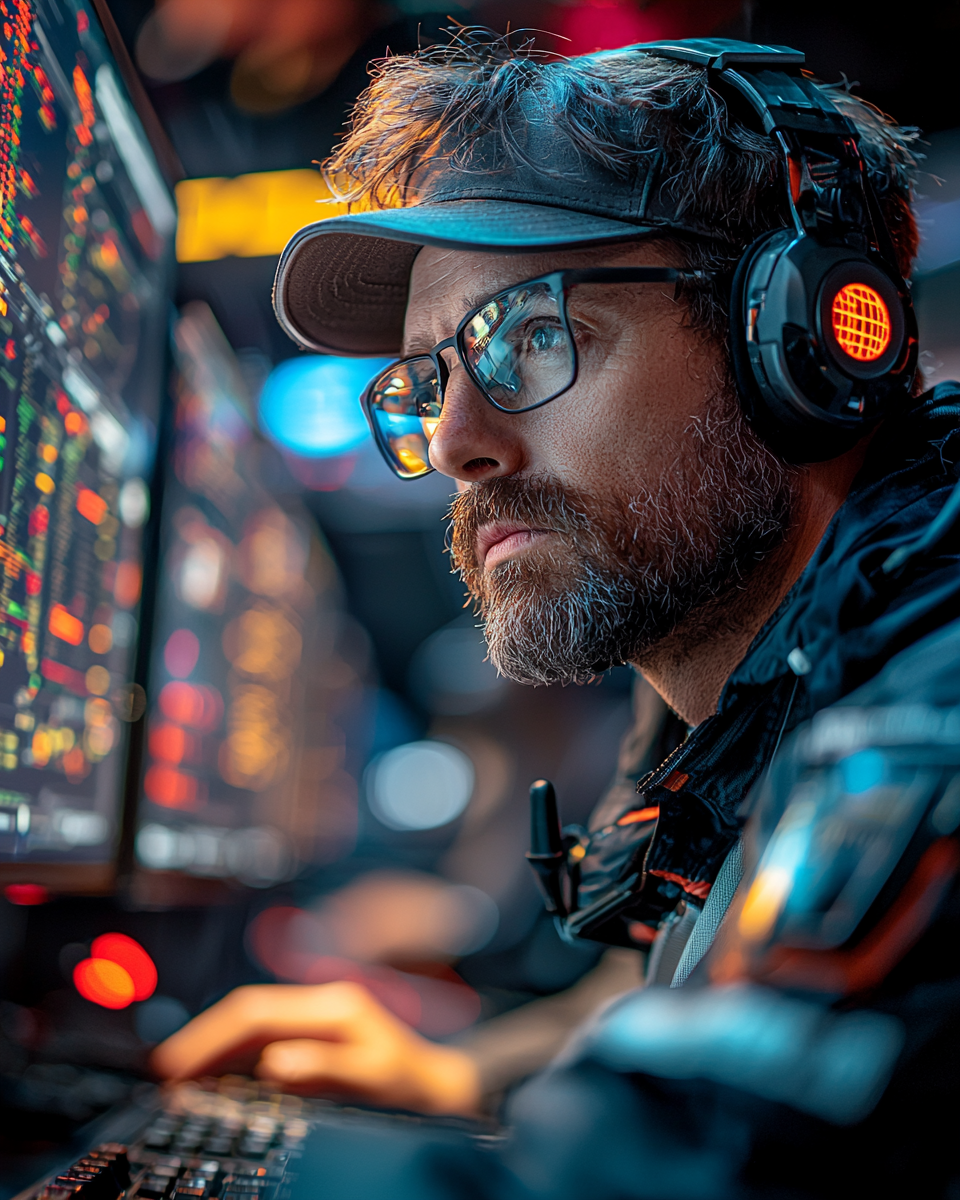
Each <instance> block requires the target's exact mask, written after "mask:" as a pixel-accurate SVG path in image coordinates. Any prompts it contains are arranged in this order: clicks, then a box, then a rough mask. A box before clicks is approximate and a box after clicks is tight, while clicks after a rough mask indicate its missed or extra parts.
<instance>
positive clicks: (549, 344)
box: [527, 325, 564, 354]
mask: <svg viewBox="0 0 960 1200" xmlns="http://www.w3.org/2000/svg"><path fill="white" fill-rule="evenodd" d="M563 342H564V333H563V330H562V329H561V328H560V326H559V325H539V326H537V328H536V329H532V330H529V331H528V333H527V345H528V347H529V350H530V351H531V352H532V353H534V354H544V353H546V352H547V351H550V350H556V349H558V347H560V346H562V345H563Z"/></svg>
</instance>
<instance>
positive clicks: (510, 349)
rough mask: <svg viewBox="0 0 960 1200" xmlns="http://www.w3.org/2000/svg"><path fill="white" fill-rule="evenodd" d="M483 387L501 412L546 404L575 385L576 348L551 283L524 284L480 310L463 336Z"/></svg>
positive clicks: (475, 372) (476, 374) (469, 360)
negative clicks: (569, 335) (570, 337)
mask: <svg viewBox="0 0 960 1200" xmlns="http://www.w3.org/2000/svg"><path fill="white" fill-rule="evenodd" d="M461 337H462V345H463V351H464V355H465V357H466V360H467V364H468V365H469V367H470V371H471V372H472V374H473V376H474V378H475V379H476V381H477V383H479V384H480V386H481V387H482V388H483V390H484V391H485V392H486V393H487V395H488V396H489V397H490V398H491V399H492V400H494V401H495V402H496V403H497V404H499V405H500V407H501V408H507V409H512V410H514V411H520V410H522V409H525V408H531V407H532V406H534V405H536V404H542V403H543V402H544V400H549V399H550V397H551V396H555V395H556V394H557V393H558V392H561V391H563V390H564V389H565V388H568V387H569V386H570V384H571V383H572V382H573V370H574V365H573V347H572V346H571V344H570V339H569V337H568V336H567V330H566V327H565V325H564V323H563V317H562V315H561V313H560V304H559V301H558V298H557V296H556V295H555V294H554V292H553V290H552V289H551V287H550V285H549V284H548V283H528V284H522V285H521V286H520V287H518V288H513V289H511V290H510V291H507V292H502V293H501V294H500V295H499V296H495V297H494V298H493V299H492V300H489V301H488V302H487V303H486V304H484V305H483V307H482V308H481V309H479V310H478V311H477V312H476V313H475V314H474V315H473V317H471V319H470V320H469V321H468V322H467V324H466V325H465V326H464V328H463V332H462V334H461Z"/></svg>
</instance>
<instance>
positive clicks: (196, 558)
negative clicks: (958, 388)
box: [0, 0, 960, 1198]
mask: <svg viewBox="0 0 960 1200" xmlns="http://www.w3.org/2000/svg"><path fill="white" fill-rule="evenodd" d="M109 9H110V13H111V14H112V17H113V20H114V21H115V23H116V29H117V31H118V37H119V42H118V45H117V46H115V47H114V48H113V49H114V53H115V54H122V53H124V52H125V53H126V54H127V55H128V56H129V59H130V60H131V61H132V63H133V64H134V69H135V71H136V72H137V75H138V78H139V83H140V85H141V86H142V88H143V92H144V95H145V96H146V97H147V98H148V100H149V104H150V106H151V108H152V111H153V112H154V113H155V114H156V118H155V119H156V122H157V123H158V124H157V128H156V129H154V130H152V132H153V134H154V145H155V148H157V147H159V152H160V158H161V166H162V168H163V169H164V171H165V172H166V173H167V175H168V178H169V180H170V182H171V183H174V184H175V194H176V201H177V208H178V213H179V226H178V231H177V235H176V259H177V263H176V278H175V311H174V312H173V313H172V314H171V328H172V333H171V348H170V356H169V363H168V378H169V384H168V386H167V388H166V393H165V395H166V401H165V411H164V414H163V415H162V418H161V421H160V445H161V449H160V453H159V455H158V463H159V467H158V472H159V476H160V478H159V480H158V482H157V483H155V485H154V488H153V490H152V493H151V494H150V495H148V494H147V491H146V490H145V489H144V488H143V485H141V491H142V493H143V494H142V495H141V494H140V493H137V494H136V495H135V494H134V493H133V492H131V493H130V494H129V495H128V496H127V500H126V503H127V506H128V509H130V512H132V513H133V518H132V519H133V520H134V522H135V520H136V512H137V511H139V512H140V513H141V516H140V518H139V519H140V521H141V523H142V522H143V521H145V520H146V516H147V509H148V506H149V502H150V500H151V498H152V500H153V504H154V514H153V525H152V526H151V528H152V529H153V533H152V534H151V537H152V539H153V540H152V541H151V542H150V543H149V548H148V554H147V560H146V565H145V578H144V593H143V594H144V602H143V608H142V611H141V625H142V628H143V629H147V628H149V629H150V630H152V633H151V636H150V638H149V639H148V640H144V641H143V643H142V644H143V646H144V647H145V648H144V649H142V652H141V657H142V658H143V660H144V661H142V663H141V677H142V678H143V680H144V683H145V691H144V693H143V699H142V704H144V705H145V706H146V712H145V714H144V716H143V719H142V721H141V722H140V723H139V726H138V727H139V728H140V729H141V733H140V735H139V736H136V737H134V739H133V741H132V743H131V755H132V768H131V778H132V779H133V780H134V782H133V784H131V787H132V789H133V791H134V792H135V793H136V794H137V795H138V796H139V798H140V802H139V804H138V805H137V807H136V815H135V817H132V818H131V820H130V822H128V824H129V827H128V828H127V829H126V830H125V834H124V841H123V846H122V848H121V849H122V855H123V861H122V871H121V877H120V886H119V889H118V890H116V891H114V892H112V893H110V894H103V895H87V896H82V897H77V896H69V897H65V896H62V895H59V894H58V893H57V889H56V888H55V887H50V888H47V887H45V886H41V885H31V884H30V883H29V882H19V883H14V884H11V885H9V886H8V887H7V889H6V893H5V898H4V899H0V972H2V997H3V999H2V1001H0V1168H2V1170H0V1176H2V1178H3V1182H0V1198H2V1197H3V1196H8V1195H12V1194H13V1193H15V1192H16V1191H17V1190H18V1187H19V1186H20V1185H21V1184H22V1183H23V1182H26V1180H25V1179H21V1177H20V1175H18V1171H19V1170H20V1168H21V1166H23V1164H24V1163H26V1162H27V1158H26V1156H27V1155H28V1153H30V1154H35V1153H37V1152H41V1151H43V1150H44V1148H45V1147H48V1146H49V1145H52V1144H53V1143H55V1142H56V1139H57V1138H58V1137H61V1136H63V1135H64V1133H65V1132H66V1131H69V1130H70V1129H73V1128H75V1127H76V1126H77V1125H78V1124H82V1123H83V1122H84V1121H87V1120H89V1119H91V1117H93V1116H95V1115H96V1114H97V1113H98V1112H99V1111H102V1110H103V1109H104V1108H105V1107H107V1106H108V1105H109V1104H110V1103H112V1102H114V1101H116V1100H117V1099H119V1098H121V1097H122V1096H123V1095H125V1094H128V1092H129V1089H130V1087H131V1086H133V1085H134V1081H135V1080H136V1078H137V1074H138V1072H139V1071H141V1070H142V1066H143V1062H144V1059H145V1054H146V1053H147V1051H148V1050H149V1047H150V1046H151V1045H152V1044H154V1043H156V1042H157V1041H158V1040H160V1039H161V1038H163V1037H164V1036H166V1035H167V1034H169V1033H170V1032H172V1031H173V1030H175V1029H176V1028H178V1027H179V1025H180V1024H182V1023H183V1022H184V1021H185V1020H186V1019H188V1017H189V1016H190V1015H192V1014H194V1013H196V1012H198V1011H199V1010H200V1009H201V1008H203V1007H205V1006H207V1005H208V1004H210V1003H211V1002H212V1001H214V1000H215V999H217V998H218V997H219V996H221V995H223V994H224V993H225V992H226V991H228V990H229V989H230V988H231V987H234V986H236V985H238V984H241V983H247V982H252V981H274V980H281V981H282V980H286V981H296V982H312V983H319V982H324V981H327V980H333V979H343V978H348V979H357V980H362V981H363V982H365V983H366V984H367V985H368V986H369V987H370V988H371V989H372V990H373V991H374V992H375V994H376V995H378V997H380V998H381V999H382V1000H383V1001H384V1002H385V1003H386V1004H388V1005H389V1006H390V1007H391V1008H393V1009H394V1011H396V1012H397V1013H398V1014H399V1015H401V1016H403V1017H404V1018H405V1019H406V1020H408V1021H409V1022H410V1023H411V1024H412V1025H414V1026H415V1027H417V1028H418V1029H420V1030H421V1031H422V1032H423V1033H425V1034H427V1035H428V1036H433V1037H449V1036H454V1035H456V1034H458V1033H460V1032H462V1031H463V1030H465V1029H468V1028H469V1027H471V1025H472V1024H474V1023H475V1022H476V1021H478V1020H479V1019H482V1018H483V1017H485V1016H490V1015H494V1014H497V1013H501V1012H505V1011H507V1010H509V1009H511V1008H513V1007H515V1006H517V1005H518V1004H520V1003H522V1002H524V1001H525V1000H527V999H530V998H532V997H535V996H540V995H548V994H550V993H553V992H556V991H559V990H561V989H563V988H565V987H567V986H568V985H569V984H570V983H572V982H573V981H574V980H575V979H577V978H578V977H579V976H580V975H581V974H582V973H583V972H584V970H585V969H586V968H587V967H589V966H590V965H591V963H592V962H593V961H594V960H595V959H596V958H597V957H598V955H599V949H598V950H596V951H594V950H592V949H591V948H590V947H589V946H584V947H582V948H572V947H569V946H566V945H564V944H563V943H561V942H560V940H559V939H558V937H557V935H556V934H555V932H554V929H553V926H552V924H551V923H550V922H549V921H548V920H547V919H546V918H545V917H544V916H543V915H542V911H541V903H540V901H539V899H538V896H537V893H536V892H535V890H534V887H533V883H532V879H531V877H530V873H529V869H528V867H527V864H526V863H525V861H524V857H523V855H524V850H525V849H526V841H527V807H526V805H527V800H526V797H527V789H528V787H529V784H530V782H531V781H532V780H533V779H535V778H537V777H542V776H545V777H547V778H549V779H551V780H553V782H554V783H555V785H556V787H557V791H558V794H559V798H560V803H561V807H562V811H563V817H564V820H565V821H567V822H584V821H585V820H586V818H587V815H588V814H589V812H590V810H591V809H592V807H593V806H594V805H595V803H596V802H597V800H598V799H599V798H600V796H601V795H602V794H603V792H604V790H605V789H606V787H607V786H608V785H609V784H610V782H611V780H612V779H613V777H614V773H615V767H616V760H617V747H618V744H619V742H620V740H621V738H622V737H623V735H624V733H625V732H626V731H627V730H628V728H629V726H630V723H631V711H632V708H631V706H632V703H633V691H634V680H633V678H632V677H631V673H630V672H629V671H627V670H626V669H618V670H615V671H613V672H611V673H609V675H608V676H606V677H605V678H604V679H603V680H601V681H600V682H598V683H596V684H595V685H592V686H589V687H583V688H545V689H537V690H533V689H523V688H519V687H517V686H515V685H512V684H509V683H507V682H505V681H503V680H501V679H499V678H498V677H497V675H496V673H495V671H494V670H493V668H492V667H491V666H490V664H489V663H488V662H486V660H485V657H484V647H483V644H482V640H481V635H480V632H479V630H478V629H477V625H476V620H475V618H474V617H473V616H472V614H471V612H470V610H469V608H465V607H464V595H463V590H462V588H461V586H460V584H459V582H458V581H457V579H456V578H455V577H454V576H453V575H451V573H450V571H449V565H448V559H447V556H446V553H445V550H444V530H445V523H444V513H445V510H446V506H447V503H448V499H449V496H448V492H449V487H448V483H447V481H446V480H444V479H443V478H441V477H439V476H437V475H433V476H430V477H429V478H427V479H425V480H423V481H420V482H416V483H403V482H400V481H399V480H396V479H394V478H393V477H392V476H391V475H390V474H389V473H388V472H387V469H386V467H385V466H383V465H382V463H381V462H380V460H379V457H378V455H377V453H376V451H375V449H374V448H373V446H372V444H371V441H370V438H369V435H368V433H367V430H366V427H365V424H364V421H363V418H362V415H361V413H360V409H359V405H358V402H357V396H358V394H359V392H360V391H361V390H362V387H363V385H364V384H365V383H366V381H367V379H368V377H369V375H370V374H371V373H372V372H373V370H375V369H376V364H371V363H370V362H369V361H361V362H351V361H346V360H333V359H324V358H322V357H319V356H309V355H303V354H301V353H299V352H298V351H297V350H296V349H295V347H294V346H293V344H292V343H290V342H289V341H288V340H287V339H286V337H285V335H284V334H283V333H282V331H281V330H280V328H279V326H278V325H277V324H276V322H275V320H274V318H273V315H272V311H271V307H270V288H271V282H272V277H273V272H274V269H275V266H276V261H277V257H278V254H279V252H280V250H281V249H282V247H283V245H284V243H285V242H286V240H287V238H288V237H289V236H290V235H291V234H292V233H293V232H294V230H296V229H297V228H298V227H299V226H301V225H303V224H306V223H307V222H309V221H311V220H314V219H316V211H317V210H316V202H317V201H318V200H320V199H322V198H323V197H324V196H325V195H326V191H325V188H324V184H323V181H322V179H321V176H320V174H319V172H318V170H317V164H318V162H319V161H320V160H322V159H323V158H324V157H325V156H326V155H327V154H328V153H329V151H330V150H331V148H332V146H333V145H334V143H335V141H336V139H337V137H338V135H339V133H340V131H341V130H342V127H343V123H344V120H345V118H346V116H347V114H348V113H349V110H350V107H351V105H352V104H353V102H354V100H355V98H356V97H357V95H358V94H359V92H360V91H361V90H362V88H363V87H364V86H365V83H366V80H367V71H368V67H369V64H370V63H371V61H373V60H376V59H377V58H378V57H381V56H382V55H384V54H385V53H386V52H387V51H388V50H389V51H390V52H392V53H403V52H407V51H411V50H413V49H415V48H416V47H417V46H418V45H425V44H429V43H431V42H434V41H437V40H440V39H442V37H443V33H442V30H443V29H444V28H445V27H448V26H450V25H451V24H452V23H455V22H460V23H463V24H476V25H488V26H491V27H493V28H494V29H496V30H498V31H503V30H505V29H506V28H508V27H509V28H511V29H514V30H517V29H524V28H527V29H531V30H534V31H536V32H535V33H534V34H533V35H532V36H535V38H536V40H537V43H538V45H540V46H541V47H542V48H543V49H545V50H549V51H552V52H556V53H561V54H576V53H582V52H587V51H590V50H593V49H596V48H612V47H616V46H620V45H624V44H627V43H630V42H635V41H645V40H652V39H656V38H665V37H690V36H706V35H711V34H712V35H717V36H732V37H746V38H750V39H751V40H757V41H767V42H774V43H785V44H789V45H793V46H797V47H799V48H800V49H802V50H804V51H805V52H806V54H807V62H808V65H809V66H811V67H812V68H813V70H814V71H815V72H816V73H817V74H818V75H819V76H820V77H821V78H823V79H825V80H828V81H838V80H841V79H844V78H846V79H847V80H849V81H851V82H852V83H855V84H856V87H857V91H858V93H859V94H860V95H861V96H863V97H864V98H866V99H868V100H870V101H872V102H873V103H875V104H877V105H878V106H879V107H881V108H882V109H884V110H885V111H888V112H890V113H892V114H893V115H894V116H895V117H896V118H897V119H898V120H899V121H901V122H902V123H905V124H912V125H916V126H918V127H920V129H921V130H922V131H923V135H924V145H923V151H924V153H925V155H926V160H925V163H924V174H923V177H922V181H921V187H920V196H919V205H920V212H921V219H922V229H923V239H924V240H923V248H922V251H921V257H920V262H919V265H918V273H917V277H916V295H917V301H918V308H919V313H920V322H921V336H922V343H923V346H922V349H923V357H922V360H921V361H922V364H923V368H924V371H925V374H926V377H927V380H928V382H936V381H937V380H939V379H943V378H952V377H957V376H960V336H958V332H957V323H958V317H960V295H958V284H960V95H958V92H957V89H956V71H955V64H954V63H953V60H952V47H953V45H954V44H955V40H956V36H957V33H958V32H960V6H958V5H957V4H955V3H947V2H945V0H940V2H934V0H917V2H916V3H914V4H913V5H912V6H911V7H910V10H909V14H907V13H906V12H904V11H898V12H897V13H895V14H894V13H893V12H892V11H891V13H890V15H887V16H882V15H881V13H880V11H879V10H878V9H877V6H876V5H875V4H867V3H865V2H856V3H854V2H849V0H831V3H829V4H828V3H825V2H824V0H806V2H805V3H804V4H802V5H800V4H797V5H789V4H785V3H783V2H782V0H777V2H775V3H774V2H770V3H763V2H752V3H750V2H748V3H741V2H739V0H646V2H643V0H557V2H548V0H477V2H476V3H473V4H455V5H454V6H453V7H451V6H450V5H449V4H443V5H442V6H438V5H437V4H436V3H434V0H394V2H393V3H386V2H382V0H203V3H198V2H197V0H162V2H160V3H157V4H155V5H153V4H151V3H150V2H149V0H110V4H109ZM144 111H147V110H145V109H143V110H142V112H144ZM148 132H151V130H150V129H149V121H148ZM325 211H328V212H329V211H330V210H329V208H328V209H327V210H325ZM4 311H5V310H4ZM138 504H139V506H140V508H139V509H137V505H138ZM131 505H132V506H133V507H132V508H130V506H131ZM124 520H125V521H126V517H124ZM127 523H129V522H127ZM137 586H138V587H139V582H138V584H137ZM117 587H118V588H119V587H120V585H119V584H118V585H117ZM119 603H120V601H119V600H118V604H119ZM95 628H98V629H99V628H102V629H104V630H106V633H105V634H103V635H102V636H103V637H105V638H106V637H109V638H112V639H113V640H114V641H115V642H117V644H120V643H122V641H123V638H124V637H127V638H128V640H129V638H130V637H132V636H133V635H132V633H131V632H130V630H129V629H128V630H127V632H126V633H124V630H125V628H126V626H125V625H124V623H123V620H118V619H117V616H116V615H115V616H114V618H113V624H112V626H111V627H110V628H109V629H108V628H107V626H105V625H98V626H95ZM92 636H93V634H92V633H91V638H92ZM91 645H93V643H92V641H91ZM107 649H109V645H108V646H107ZM138 702H139V701H138ZM105 711H106V710H105ZM134 715H137V714H134ZM110 719H111V718H109V717H104V723H103V724H102V728H103V729H106V730H109V728H110V725H109V720H110ZM102 736H104V737H105V736H106V734H103V735H102ZM111 736H112V735H111ZM38 747H39V749H38ZM32 752H33V753H34V754H37V753H41V754H42V753H44V752H46V753H47V755H48V757H49V755H50V754H51V753H52V751H51V750H50V748H49V746H48V747H47V748H46V750H44V744H43V743H42V742H41V743H38V742H37V741H36V740H35V741H34V742H33V751H32ZM128 811H129V812H131V813H132V812H133V811H134V810H133V808H132V807H128ZM81 825H82V823H81ZM81 825H77V828H76V832H75V842H76V843H77V844H82V841H83V838H84V837H88V836H90V837H92V836H93V835H92V834H90V833H89V830H88V832H87V833H84V832H83V828H82V827H81ZM84 828H85V827H84ZM105 930H115V931H119V932H122V933H125V934H127V935H129V936H131V937H134V938H135V939H136V940H137V941H138V942H139V943H140V944H141V945H142V946H143V947H144V948H145V949H146V950H147V952H148V954H149V955H150V957H151V958H152V960H153V962H154V963H155V964H156V968H157V972H158V984H157V986H156V990H155V991H154V992H153V994H152V995H151V996H149V998H147V999H145V1000H143V1001H142V1002H139V1003H137V1004H131V1003H129V1001H128V1002H127V1003H126V1004H125V1005H123V1006H122V1007H121V1006H116V1005H115V1006H113V1007H109V1006H107V1005H105V1004H104V1003H97V1002H96V1000H95V998H94V999H91V998H89V997H88V998H84V996H82V995H80V994H79V993H78V991H77V988H76V987H75V986H74V982H73V980H74V968H75V967H76V965H77V964H78V963H79V962H81V961H82V960H86V959H87V957H88V955H89V954H90V946H91V942H92V940H93V939H94V938H96V937H97V936H98V935H100V934H102V933H103V932H104V931H105ZM101 999H102V997H101ZM30 1161H31V1165H30V1166H29V1168H28V1167H26V1166H24V1167H23V1169H24V1170H27V1169H29V1173H30V1175H32V1174H35V1173H36V1172H35V1170H34V1167H33V1165H32V1161H33V1160H30ZM18 1164H20V1165H19V1166H18Z"/></svg>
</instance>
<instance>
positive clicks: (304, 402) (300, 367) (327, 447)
mask: <svg viewBox="0 0 960 1200" xmlns="http://www.w3.org/2000/svg"><path fill="white" fill-rule="evenodd" d="M389 361H390V360H389V359H374V358H332V357H327V356H326V355H319V354H311V355H305V356H304V357H302V358H292V359H289V360H288V361H287V362H284V363H281V364H280V365H279V366H278V367H276V368H275V369H274V370H273V371H271V372H270V374H269V376H268V377H267V380H266V382H265V383H264V385H263V391H262V392H261V393H260V427H261V428H262V429H263V431H264V433H266V435H267V436H268V437H269V438H271V439H272V440H273V441H274V442H276V443H278V444H279V445H280V446H282V447H284V449H286V450H291V451H292V452H293V453H294V454H298V455H300V456H301V457H303V458H332V457H335V456H337V455H341V454H349V453H350V451H352V450H356V449H358V448H359V447H360V446H361V445H362V444H363V443H364V442H365V441H366V440H367V438H368V437H369V436H370V432H369V430H368V428H367V422H366V420H365V418H364V415H363V410H362V409H361V407H360V395H361V393H362V392H363V389H364V388H365V387H366V386H367V384H368V383H369V382H370V380H371V379H372V378H373V376H374V375H375V374H376V373H377V372H378V371H380V370H381V369H382V368H383V367H385V366H386V365H387V363H388V362H389Z"/></svg>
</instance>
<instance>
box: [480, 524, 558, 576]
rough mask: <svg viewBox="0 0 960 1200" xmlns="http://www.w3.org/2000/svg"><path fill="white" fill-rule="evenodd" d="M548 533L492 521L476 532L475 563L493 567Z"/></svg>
mask: <svg viewBox="0 0 960 1200" xmlns="http://www.w3.org/2000/svg"><path fill="white" fill-rule="evenodd" d="M549 532H550V530H548V529H531V528H530V526H529V525H521V524H519V522H517V521H493V522H491V523H490V524H488V525H482V526H481V527H480V529H479V530H478V532H477V561H478V562H479V563H480V565H481V566H483V567H484V568H490V567H495V566H496V565H497V563H498V562H502V561H503V560H504V559H505V558H509V557H510V556H511V555H512V554H516V553H518V552H519V551H520V550H524V549H526V548H527V547H528V546H529V545H531V544H532V543H533V542H535V541H539V539H540V538H542V537H546V536H547V534H548V533H549Z"/></svg>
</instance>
